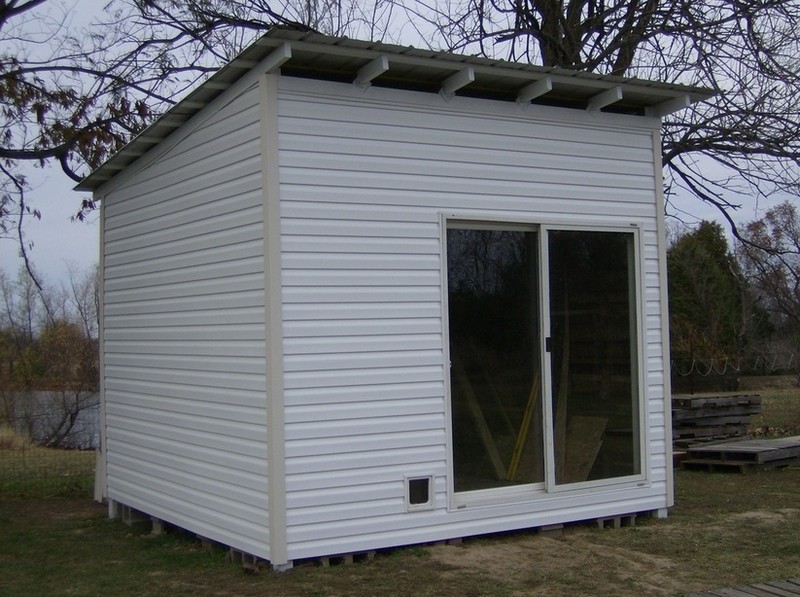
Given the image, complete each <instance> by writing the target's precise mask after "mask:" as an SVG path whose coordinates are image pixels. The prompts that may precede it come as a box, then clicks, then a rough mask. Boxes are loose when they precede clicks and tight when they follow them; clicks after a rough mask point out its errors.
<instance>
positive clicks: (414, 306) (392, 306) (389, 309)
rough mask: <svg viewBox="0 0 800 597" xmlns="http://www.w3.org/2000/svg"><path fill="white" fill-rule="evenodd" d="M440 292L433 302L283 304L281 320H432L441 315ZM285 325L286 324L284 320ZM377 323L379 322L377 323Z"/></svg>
mask: <svg viewBox="0 0 800 597" xmlns="http://www.w3.org/2000/svg"><path fill="white" fill-rule="evenodd" d="M440 299H441V295H440V296H439V297H438V298H437V300H435V301H430V302H427V303H422V302H417V303H398V302H394V303H376V304H371V305H365V304H363V303H351V304H336V303H324V302H323V303H317V304H314V305H297V304H294V305H286V304H284V306H283V319H284V322H290V321H316V320H320V322H324V321H326V320H329V319H331V320H338V321H343V320H349V321H357V320H363V319H375V320H381V319H395V320H397V321H404V320H405V319H431V318H436V317H441V315H442V304H441V302H440ZM284 325H286V324H285V323H284ZM376 325H378V323H376Z"/></svg>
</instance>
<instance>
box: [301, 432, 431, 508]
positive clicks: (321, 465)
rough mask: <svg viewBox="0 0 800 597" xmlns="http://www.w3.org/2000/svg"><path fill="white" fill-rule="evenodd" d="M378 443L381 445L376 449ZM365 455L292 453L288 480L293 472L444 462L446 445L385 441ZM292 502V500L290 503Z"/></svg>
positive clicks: (351, 470)
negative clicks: (395, 445) (395, 444)
mask: <svg viewBox="0 0 800 597" xmlns="http://www.w3.org/2000/svg"><path fill="white" fill-rule="evenodd" d="M376 446H378V449H376ZM372 448H373V449H372V450H370V451H369V453H368V455H367V456H365V455H364V454H362V453H358V452H355V451H350V452H340V453H339V452H337V453H334V454H319V455H314V456H304V457H290V458H287V460H286V474H287V483H290V482H291V478H292V477H293V476H294V475H304V474H312V473H327V472H330V471H340V472H344V471H349V472H350V473H352V474H354V475H355V474H358V469H374V468H384V467H391V466H396V465H403V466H410V465H413V464H414V463H418V462H431V461H435V460H439V461H441V462H444V457H445V453H444V448H443V446H442V443H441V437H439V441H438V442H436V443H433V444H427V445H414V444H410V445H409V444H408V443H404V444H403V448H402V449H399V450H397V449H384V448H385V447H384V446H383V445H382V444H376V445H373V446H372ZM291 506H292V504H291V502H289V507H290V508H291Z"/></svg>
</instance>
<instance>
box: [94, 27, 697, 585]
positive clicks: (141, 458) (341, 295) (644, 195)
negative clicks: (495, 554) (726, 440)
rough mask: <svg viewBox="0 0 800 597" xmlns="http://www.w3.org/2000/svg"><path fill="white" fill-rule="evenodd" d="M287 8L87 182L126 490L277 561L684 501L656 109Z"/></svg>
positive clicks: (125, 497) (616, 92)
mask: <svg viewBox="0 0 800 597" xmlns="http://www.w3.org/2000/svg"><path fill="white" fill-rule="evenodd" d="M709 95H710V93H709V92H708V91H707V90H703V89H697V88H689V87H683V86H677V85H667V84H661V83H654V82H647V81H641V80H627V79H622V78H616V77H608V76H597V75H592V74H586V73H580V72H572V71H564V70H559V69H548V68H541V67H534V66H530V65H522V64H516V63H511V62H505V61H495V60H486V59H481V58H476V57H471V56H462V55H457V54H451V53H439V52H431V51H424V50H418V49H414V48H407V47H399V46H393V45H386V44H381V43H370V42H361V41H356V40H351V39H346V38H334V37H327V36H324V35H320V34H316V33H306V32H299V31H293V30H287V29H280V28H276V29H272V30H270V31H269V32H268V33H267V34H266V35H265V36H264V37H262V38H261V39H259V40H258V41H257V42H256V43H255V44H254V45H252V46H251V47H250V48H248V49H247V50H246V51H244V52H243V53H242V54H241V55H239V56H238V57H237V58H236V59H234V60H233V61H232V62H230V63H229V64H228V65H227V66H225V67H223V68H222V69H221V70H219V71H218V72H217V73H216V74H215V75H214V76H212V77H211V78H210V79H209V80H208V81H207V82H205V83H204V84H203V85H202V86H200V87H199V88H198V89H197V90H196V91H194V92H193V93H191V94H190V95H189V96H188V97H186V98H185V99H184V100H183V101H181V102H180V103H178V104H177V105H176V106H174V107H173V108H172V109H171V110H170V111H169V112H168V113H166V114H165V115H164V116H163V117H161V118H160V119H159V120H157V121H156V122H155V123H154V124H153V125H152V126H150V127H149V128H148V129H147V130H146V131H144V132H143V133H142V134H141V135H139V136H138V137H136V138H135V139H134V140H133V141H132V142H131V143H130V144H129V145H128V146H126V147H125V148H124V149H122V150H121V151H120V152H119V153H117V154H116V155H115V156H113V157H112V158H111V159H110V160H109V161H108V162H107V163H105V164H104V165H103V166H101V167H100V168H98V169H97V170H96V171H94V172H93V173H92V174H91V175H89V176H88V177H87V178H86V179H85V180H84V181H83V182H82V183H81V184H80V185H79V187H78V188H79V189H81V190H91V191H93V192H94V196H95V199H96V200H97V201H98V202H99V204H100V206H101V221H102V233H101V245H102V248H101V270H102V281H103V284H102V288H103V293H102V295H103V300H102V317H101V326H100V327H101V371H102V373H101V386H102V411H101V417H102V430H103V432H102V460H101V463H100V466H99V467H98V468H99V471H100V475H99V481H100V486H101V489H102V492H103V495H104V497H107V498H108V501H109V511H110V514H111V515H114V514H115V513H116V512H118V511H119V509H120V507H125V508H130V509H134V510H138V511H141V512H144V513H146V514H147V515H149V516H152V517H154V518H156V519H160V520H163V521H166V522H168V523H171V524H174V525H177V526H180V527H182V528H185V529H187V530H189V531H191V532H194V533H197V534H198V535H201V536H203V537H206V538H208V539H210V540H213V541H217V542H220V543H223V544H226V545H228V546H230V547H231V548H233V549H234V550H237V551H240V552H242V553H243V554H248V555H249V556H253V557H257V558H263V559H266V560H268V561H270V562H271V563H272V565H273V566H274V567H275V568H278V569H285V568H288V567H291V565H292V563H293V562H294V561H297V560H300V559H305V558H313V557H324V556H331V555H337V554H351V553H360V552H366V551H371V550H375V549H380V548H385V547H391V546H398V545H404V544H416V543H424V542H431V541H439V540H446V539H450V538H458V537H465V536H473V535H478V534H483V533H493V532H500V531H507V530H513V529H523V528H536V527H542V526H547V525H554V524H563V523H567V522H572V521H579V520H587V519H602V518H604V517H615V516H624V515H628V514H632V513H638V512H656V513H659V514H661V515H666V512H667V509H668V508H669V507H670V506H671V505H672V502H673V487H672V470H671V455H670V450H671V447H670V446H671V441H670V439H671V435H670V434H671V431H670V402H669V395H670V391H669V371H668V354H669V352H668V345H667V341H668V333H667V300H666V281H665V280H666V267H665V249H664V237H665V234H664V221H663V197H662V178H661V163H660V132H659V131H660V117H661V116H663V115H665V114H667V113H669V112H671V111H673V110H676V109H680V108H682V107H685V106H688V105H689V104H690V103H692V102H694V101H698V100H702V99H705V98H707V97H709Z"/></svg>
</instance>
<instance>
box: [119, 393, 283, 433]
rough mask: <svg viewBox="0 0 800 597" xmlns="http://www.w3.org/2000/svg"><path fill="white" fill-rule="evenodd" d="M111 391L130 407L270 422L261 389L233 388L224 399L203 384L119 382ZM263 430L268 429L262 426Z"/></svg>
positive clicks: (250, 422) (256, 423) (247, 422)
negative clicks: (175, 384)
mask: <svg viewBox="0 0 800 597" xmlns="http://www.w3.org/2000/svg"><path fill="white" fill-rule="evenodd" d="M108 390H109V392H112V393H113V395H114V398H115V401H116V402H118V403H120V404H121V405H123V406H124V407H126V408H130V407H136V408H139V409H140V410H148V409H149V410H154V411H163V412H167V413H176V414H181V415H187V416H189V417H205V418H207V419H219V420H220V421H229V422H233V423H237V424H239V423H241V424H243V425H247V426H253V427H256V428H259V426H261V427H263V426H264V425H266V422H267V421H266V415H265V412H264V408H263V406H264V402H265V401H266V397H265V396H264V395H263V394H261V393H258V392H255V393H250V394H247V393H245V392H241V391H239V392H236V391H233V390H231V391H228V392H226V393H225V400H224V401H222V400H219V396H218V394H217V393H216V392H211V391H209V390H208V389H207V388H202V387H194V388H192V387H186V386H173V387H170V388H164V386H163V385H158V386H156V385H155V384H147V383H136V382H126V381H115V382H114V383H113V386H112V387H110V388H108ZM261 433H262V435H263V434H265V433H266V432H265V431H264V430H263V429H262V430H261Z"/></svg>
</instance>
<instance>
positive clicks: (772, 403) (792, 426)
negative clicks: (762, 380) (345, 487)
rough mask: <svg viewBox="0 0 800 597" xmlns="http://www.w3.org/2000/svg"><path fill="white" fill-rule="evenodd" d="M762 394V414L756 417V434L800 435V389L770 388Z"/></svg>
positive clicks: (769, 435)
mask: <svg viewBox="0 0 800 597" xmlns="http://www.w3.org/2000/svg"><path fill="white" fill-rule="evenodd" d="M759 393H760V394H761V414H760V415H758V416H757V417H754V421H753V429H754V431H755V434H756V435H759V436H766V437H779V436H786V435H800V390H798V388H768V389H765V390H762V391H761V392H759Z"/></svg>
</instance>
